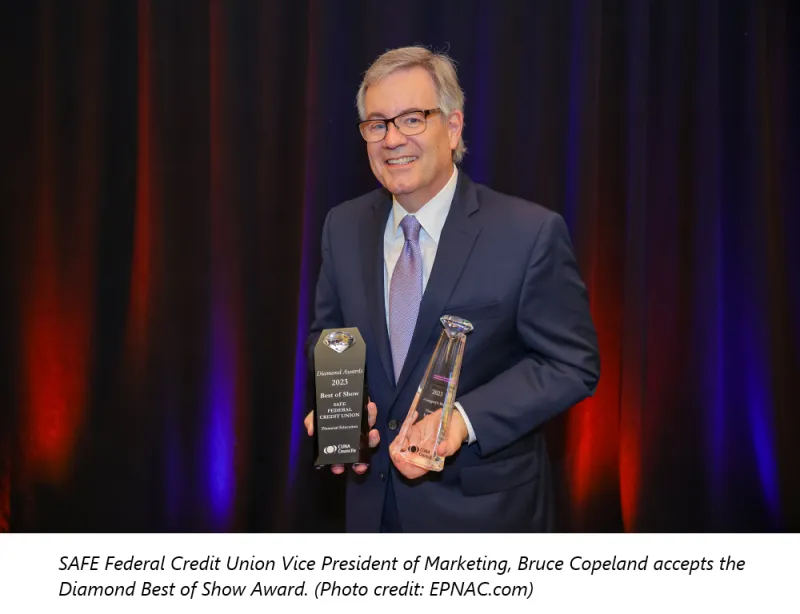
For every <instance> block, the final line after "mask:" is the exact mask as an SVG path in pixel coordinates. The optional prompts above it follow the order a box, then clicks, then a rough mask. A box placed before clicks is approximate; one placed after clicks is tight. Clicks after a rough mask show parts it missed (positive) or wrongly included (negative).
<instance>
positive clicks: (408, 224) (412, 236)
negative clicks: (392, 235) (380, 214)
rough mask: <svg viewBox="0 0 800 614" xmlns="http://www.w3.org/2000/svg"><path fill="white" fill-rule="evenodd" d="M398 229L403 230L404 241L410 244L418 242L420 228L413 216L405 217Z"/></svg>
mask: <svg viewBox="0 0 800 614" xmlns="http://www.w3.org/2000/svg"><path fill="white" fill-rule="evenodd" d="M400 228H402V229H403V234H404V235H405V238H406V241H411V242H412V243H418V242H419V230H420V228H422V226H420V223H419V220H418V219H417V218H416V217H414V216H413V215H407V216H405V217H404V218H403V221H402V222H400Z"/></svg>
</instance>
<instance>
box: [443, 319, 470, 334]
mask: <svg viewBox="0 0 800 614" xmlns="http://www.w3.org/2000/svg"><path fill="white" fill-rule="evenodd" d="M439 321H440V322H441V323H442V326H444V330H445V331H447V336H448V337H455V336H456V335H466V334H467V333H471V332H472V329H473V328H474V327H473V326H472V322H470V321H469V320H465V319H464V318H459V317H456V316H442V317H441V318H439Z"/></svg>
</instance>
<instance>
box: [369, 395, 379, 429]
mask: <svg viewBox="0 0 800 614" xmlns="http://www.w3.org/2000/svg"><path fill="white" fill-rule="evenodd" d="M367 416H368V421H369V428H372V427H373V426H375V421H376V420H377V419H378V406H377V405H375V403H373V402H372V401H370V402H369V403H367Z"/></svg>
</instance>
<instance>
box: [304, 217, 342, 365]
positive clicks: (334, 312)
mask: <svg viewBox="0 0 800 614" xmlns="http://www.w3.org/2000/svg"><path fill="white" fill-rule="evenodd" d="M332 217H333V209H331V210H330V211H329V212H328V216H327V217H326V218H325V224H324V226H323V227H322V247H321V255H322V266H321V267H320V272H319V278H318V279H317V291H316V297H315V299H314V321H313V322H312V324H311V330H310V332H309V336H308V340H307V342H306V355H307V356H308V359H309V365H311V364H312V363H313V357H314V346H315V345H316V344H317V340H318V339H319V335H320V333H321V332H322V331H323V330H325V329H326V328H341V327H342V326H343V325H344V323H343V322H342V311H341V306H340V304H339V293H338V290H337V288H336V275H335V272H334V271H335V268H334V264H333V256H332V254H331V238H330V236H331V226H332V221H331V219H332Z"/></svg>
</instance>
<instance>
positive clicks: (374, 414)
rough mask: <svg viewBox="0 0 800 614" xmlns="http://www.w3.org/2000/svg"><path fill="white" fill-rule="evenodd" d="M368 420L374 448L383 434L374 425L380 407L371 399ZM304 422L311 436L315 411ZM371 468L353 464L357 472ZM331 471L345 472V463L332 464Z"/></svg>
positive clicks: (368, 407) (368, 404)
mask: <svg viewBox="0 0 800 614" xmlns="http://www.w3.org/2000/svg"><path fill="white" fill-rule="evenodd" d="M367 416H368V418H367V421H368V422H369V428H370V429H371V430H370V432H369V447H370V448H374V447H375V446H377V445H378V444H379V443H380V441H381V434H380V433H379V432H378V431H377V429H374V428H372V427H374V426H375V420H377V419H378V408H377V406H376V405H375V403H373V402H372V401H370V402H369V403H367ZM303 424H304V425H305V427H306V431H307V432H308V436H309V437H311V436H313V435H314V412H313V411H310V412H308V415H307V416H306V418H305V420H303ZM367 469H369V465H368V464H367V463H354V464H353V471H355V472H356V473H365V472H366V471H367ZM331 471H332V472H333V473H335V474H336V475H339V474H340V473H344V465H331Z"/></svg>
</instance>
